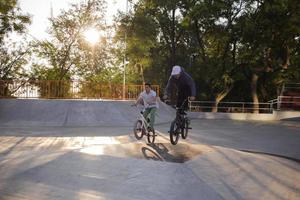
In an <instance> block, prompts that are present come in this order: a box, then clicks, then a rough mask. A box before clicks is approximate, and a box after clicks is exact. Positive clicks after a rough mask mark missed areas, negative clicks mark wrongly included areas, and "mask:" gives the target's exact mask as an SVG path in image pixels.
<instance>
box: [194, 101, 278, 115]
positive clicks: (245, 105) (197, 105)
mask: <svg viewBox="0 0 300 200" xmlns="http://www.w3.org/2000/svg"><path fill="white" fill-rule="evenodd" d="M189 109H190V111H191V112H212V111H213V110H214V109H216V110H215V111H216V112H224V113H272V112H273V107H272V104H271V103H259V104H255V103H252V102H220V103H219V104H218V106H217V108H216V107H215V102H214V101H191V102H190V103H189Z"/></svg>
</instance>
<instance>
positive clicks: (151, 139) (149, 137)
mask: <svg viewBox="0 0 300 200" xmlns="http://www.w3.org/2000/svg"><path fill="white" fill-rule="evenodd" d="M147 140H148V143H152V144H153V143H154V141H155V130H154V129H152V128H150V129H149V130H148V134H147Z"/></svg>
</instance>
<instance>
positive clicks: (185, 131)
mask: <svg viewBox="0 0 300 200" xmlns="http://www.w3.org/2000/svg"><path fill="white" fill-rule="evenodd" d="M189 124H190V123H189V119H185V120H184V127H183V128H182V129H181V137H182V139H186V138H187V136H188V132H189Z"/></svg>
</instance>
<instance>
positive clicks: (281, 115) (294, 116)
mask: <svg viewBox="0 0 300 200" xmlns="http://www.w3.org/2000/svg"><path fill="white" fill-rule="evenodd" d="M189 116H190V117H191V118H196V119H231V120H258V121H274V120H293V121H300V112H299V111H274V112H273V113H271V114H254V113H212V112H189Z"/></svg>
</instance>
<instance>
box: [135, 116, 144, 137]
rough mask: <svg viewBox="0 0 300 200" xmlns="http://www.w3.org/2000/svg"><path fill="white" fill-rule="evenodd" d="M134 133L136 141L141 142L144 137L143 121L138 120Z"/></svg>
mask: <svg viewBox="0 0 300 200" xmlns="http://www.w3.org/2000/svg"><path fill="white" fill-rule="evenodd" d="M133 133H134V136H135V138H136V139H138V140H140V139H142V137H143V135H144V134H143V123H142V121H141V120H137V121H136V122H135V124H134V128H133Z"/></svg>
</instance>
